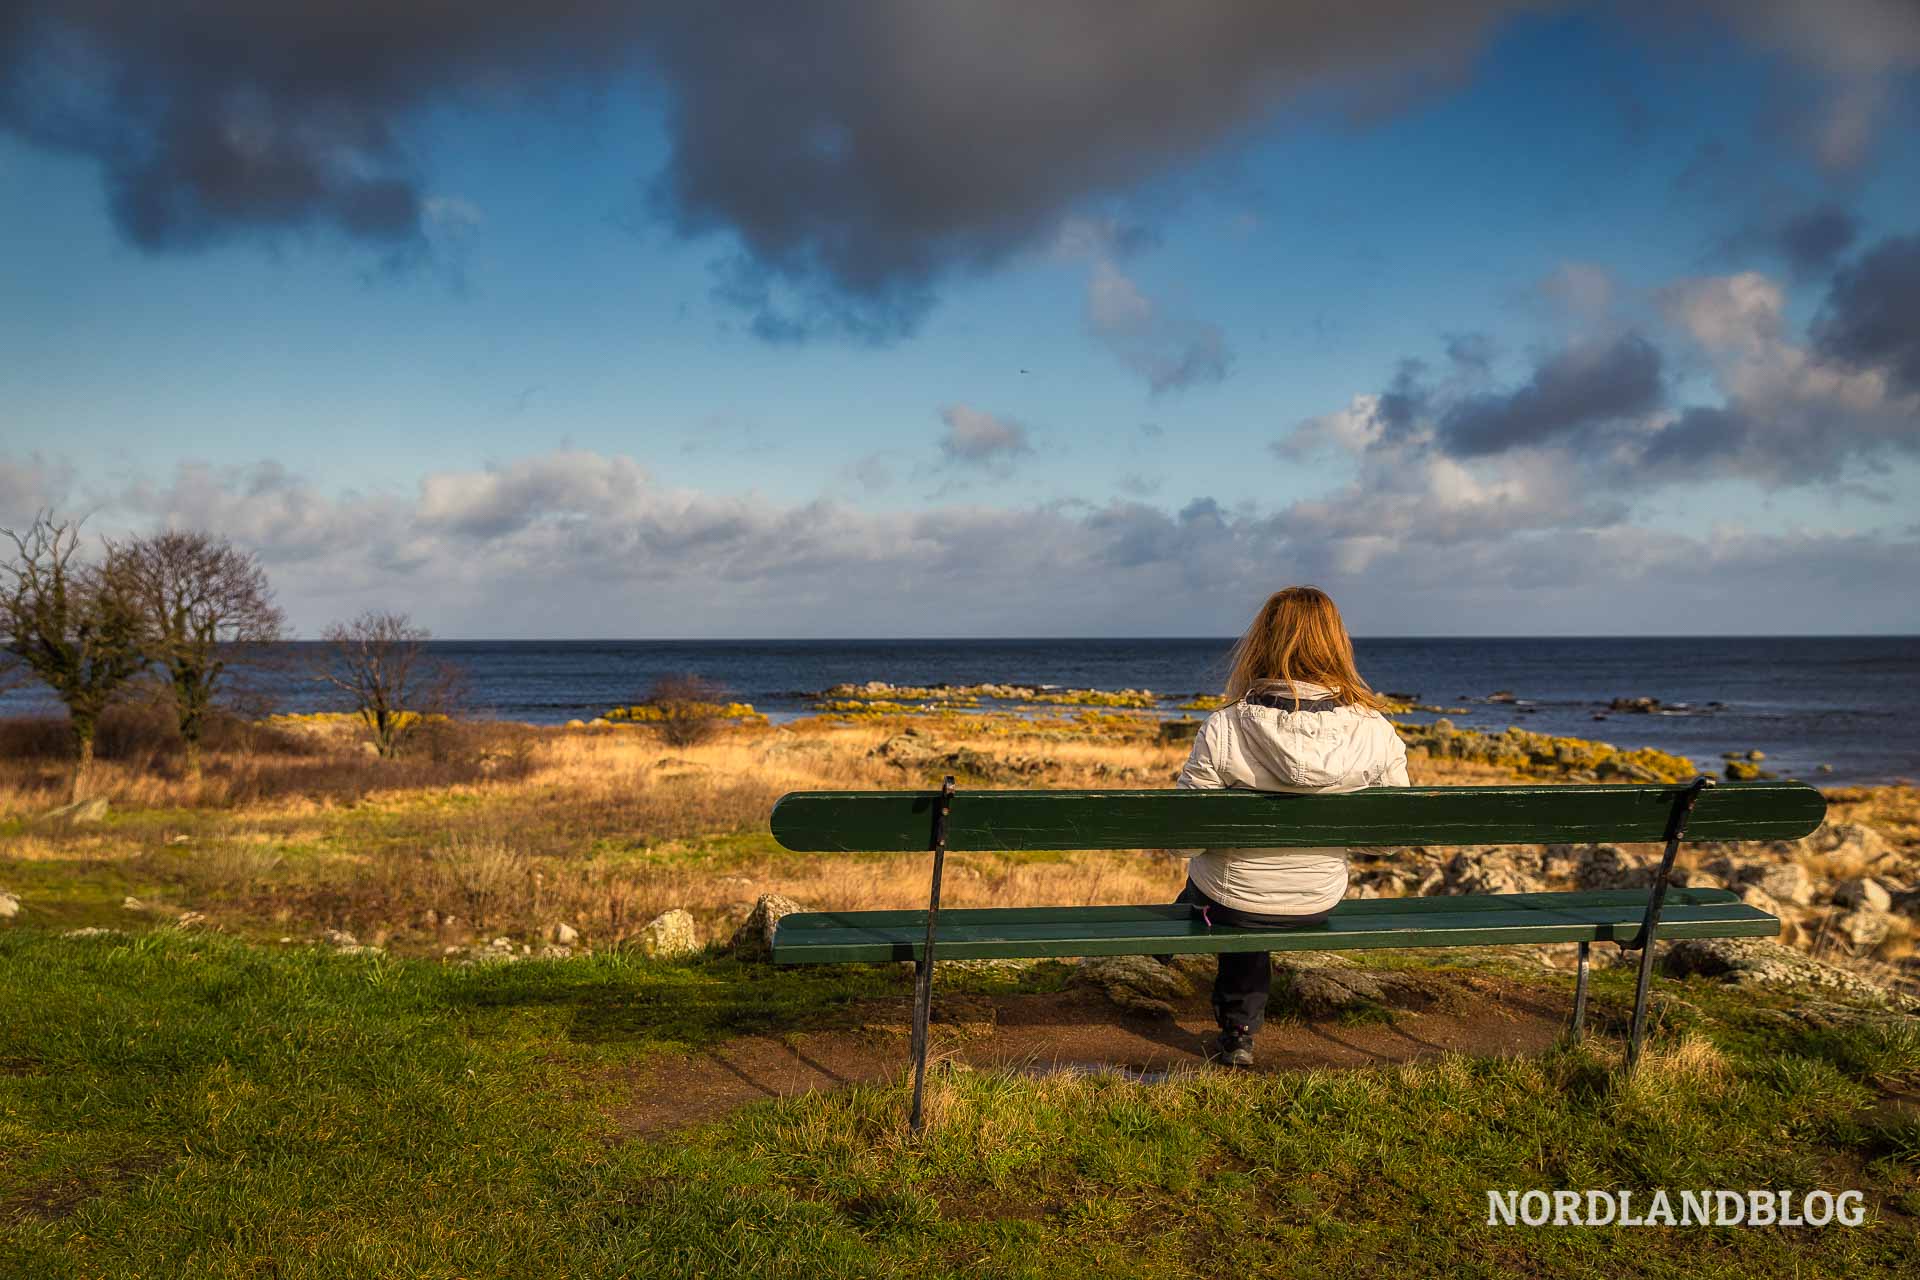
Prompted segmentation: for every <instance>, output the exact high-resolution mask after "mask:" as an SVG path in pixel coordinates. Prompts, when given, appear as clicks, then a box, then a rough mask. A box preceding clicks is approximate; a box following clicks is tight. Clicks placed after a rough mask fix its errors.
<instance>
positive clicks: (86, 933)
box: [60, 924, 120, 938]
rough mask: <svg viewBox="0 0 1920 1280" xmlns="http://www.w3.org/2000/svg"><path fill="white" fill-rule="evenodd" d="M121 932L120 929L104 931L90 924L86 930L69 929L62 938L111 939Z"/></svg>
mask: <svg viewBox="0 0 1920 1280" xmlns="http://www.w3.org/2000/svg"><path fill="white" fill-rule="evenodd" d="M119 932H120V931H119V930H118V929H102V928H101V927H100V926H99V925H97V924H90V925H88V926H87V927H86V928H84V929H68V930H67V931H66V932H65V933H62V934H61V935H60V936H61V937H63V938H111V937H114V936H116V935H118V934H119Z"/></svg>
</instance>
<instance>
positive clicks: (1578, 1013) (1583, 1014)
mask: <svg viewBox="0 0 1920 1280" xmlns="http://www.w3.org/2000/svg"><path fill="white" fill-rule="evenodd" d="M1592 947H1593V944H1592V943H1590V942H1583V943H1581V944H1580V962H1579V967H1578V968H1577V969H1575V970H1574V975H1573V1026H1572V1027H1571V1028H1570V1029H1569V1030H1568V1033H1567V1039H1568V1040H1570V1041H1572V1042H1573V1043H1575V1044H1578V1043H1579V1042H1580V1037H1581V1036H1583V1035H1585V1034H1586V1033H1587V960H1588V953H1589V952H1590V951H1591V950H1592Z"/></svg>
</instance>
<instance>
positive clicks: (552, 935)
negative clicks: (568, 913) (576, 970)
mask: <svg viewBox="0 0 1920 1280" xmlns="http://www.w3.org/2000/svg"><path fill="white" fill-rule="evenodd" d="M547 941H548V942H551V943H552V944H553V945H554V946H556V947H571V946H572V945H573V944H574V943H576V942H578V941H580V931H579V930H578V929H576V928H574V927H573V926H572V925H570V924H568V923H567V922H566V921H564V920H558V921H555V922H554V923H553V924H552V925H551V926H550V927H549V928H548V929H547Z"/></svg>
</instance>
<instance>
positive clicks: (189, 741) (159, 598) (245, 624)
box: [113, 530, 286, 776]
mask: <svg viewBox="0 0 1920 1280" xmlns="http://www.w3.org/2000/svg"><path fill="white" fill-rule="evenodd" d="M113 550H114V552H115V554H117V555H118V556H119V557H120V558H121V561H122V563H123V566H124V568H125V572H126V574H127V577H128V580H129V582H130V584H131V586H132V590H133V593H134V598H135V599H136V600H137V601H138V602H139V606H140V609H141V612H142V613H143V614H145V616H146V625H147V629H148V631H149V633H150V635H151V637H152V651H153V657H154V659H155V661H156V662H157V663H158V664H159V665H160V667H161V670H162V673H163V674H164V677H165V683H166V687H167V690H168V692H169V693H170V695H171V698H172V702H173V710H174V715H175V717H176V719H177V720H178V723H179V725H180V737H181V740H182V741H183V742H184V743H185V744H186V754H187V773H188V775H189V776H197V775H198V774H199V772H200V738H201V732H202V730H203V729H204V728H205V727H206V720H207V715H208V713H209V712H210V711H211V710H212V709H213V707H214V704H215V699H216V698H218V697H219V696H220V694H221V692H222V688H223V686H224V685H225V684H227V683H228V680H227V677H228V675H229V672H230V668H231V666H232V664H233V663H235V662H245V661H248V660H250V659H253V658H255V657H257V655H258V653H259V652H260V646H263V645H267V644H271V643H272V642H273V641H275V640H278V639H279V638H280V636H281V633H282V631H283V629H284V627H285V624H286V615H285V614H283V613H281V612H280V610H279V609H278V608H277V607H276V606H275V605H274V603H273V588H272V587H271V586H270V585H269V584H268V582H267V573H266V570H265V569H262V568H261V567H260V562H259V561H258V560H257V559H255V558H254V556H253V555H252V554H251V553H250V552H246V551H242V550H240V549H239V548H237V547H235V546H234V545H233V544H232V543H231V542H229V541H227V540H226V539H225V538H216V537H214V536H213V535H212V534H210V533H198V532H189V531H183V530H168V531H167V532H165V533H156V534H153V535H151V536H150V537H145V538H136V539H135V540H134V541H132V542H129V543H127V544H126V545H124V546H114V548H113Z"/></svg>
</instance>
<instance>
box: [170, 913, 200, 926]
mask: <svg viewBox="0 0 1920 1280" xmlns="http://www.w3.org/2000/svg"><path fill="white" fill-rule="evenodd" d="M206 922H207V915H206V912H204V911H182V912H181V913H180V914H179V916H178V917H177V918H175V920H174V922H173V923H174V925H175V927H177V928H181V929H198V928H199V927H200V926H202V925H204V924H205V923H206Z"/></svg>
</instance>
